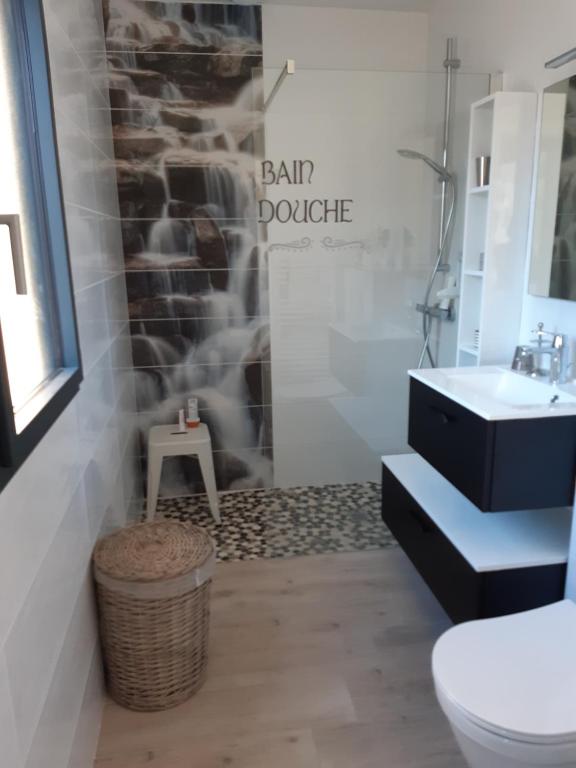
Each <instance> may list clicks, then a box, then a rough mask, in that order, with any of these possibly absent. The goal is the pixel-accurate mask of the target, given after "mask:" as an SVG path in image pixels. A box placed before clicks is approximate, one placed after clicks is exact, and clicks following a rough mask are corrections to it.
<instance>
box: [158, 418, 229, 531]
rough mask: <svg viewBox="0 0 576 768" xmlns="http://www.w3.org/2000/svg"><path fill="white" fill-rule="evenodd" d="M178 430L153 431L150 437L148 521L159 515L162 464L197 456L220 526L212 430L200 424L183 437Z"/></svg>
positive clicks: (168, 427)
mask: <svg viewBox="0 0 576 768" xmlns="http://www.w3.org/2000/svg"><path fill="white" fill-rule="evenodd" d="M177 430H178V426H177V425H176V424H173V425H168V426H162V427H152V428H151V430H150V432H149V434H148V488H147V493H148V500H147V507H146V519H147V520H148V521H149V522H150V521H151V520H152V519H153V518H154V513H155V512H156V504H157V502H158V490H159V487H160V476H161V474H162V460H163V459H164V457H165V456H190V455H194V456H198V461H199V463H200V470H201V472H202V478H203V480H204V485H205V486H206V493H207V495H208V502H209V504H210V511H211V512H212V517H213V518H214V520H215V521H216V522H217V523H219V522H220V511H219V509H218V493H217V491H216V478H215V476H214V463H213V461H212V442H211V440H210V432H209V430H208V427H207V426H206V424H200V425H199V426H197V427H195V428H194V429H189V430H187V431H186V432H182V433H179V432H178V431H177Z"/></svg>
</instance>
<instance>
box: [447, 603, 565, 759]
mask: <svg viewBox="0 0 576 768" xmlns="http://www.w3.org/2000/svg"><path fill="white" fill-rule="evenodd" d="M432 670H433V675H434V683H435V687H436V695H437V697H438V701H439V702H440V706H441V707H442V710H443V711H444V713H445V715H446V717H447V718H448V720H449V721H450V725H451V726H452V730H453V732H454V735H455V736H456V739H457V741H458V744H459V745H460V748H461V749H462V752H463V754H464V756H465V758H466V760H467V761H468V764H469V765H470V766H471V768H527V767H528V766H532V768H536V767H537V766H552V765H554V766H572V768H575V767H576V603H575V602H572V600H563V601H561V602H559V603H554V604H552V605H548V606H545V607H544V608H538V609H536V610H533V611H526V612H525V613H519V614H514V615H512V616H504V617H501V618H497V619H484V620H481V621H472V622H469V623H467V624H460V625H458V626H456V627H453V628H452V629H450V630H448V631H447V632H446V633H445V634H444V635H442V637H441V638H440V639H439V640H438V642H437V643H436V646H435V647H434V652H433V656H432Z"/></svg>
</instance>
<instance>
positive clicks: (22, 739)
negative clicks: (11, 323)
mask: <svg viewBox="0 0 576 768" xmlns="http://www.w3.org/2000/svg"><path fill="white" fill-rule="evenodd" d="M44 6H45V11H46V26H47V36H48V43H49V50H50V56H51V74H52V86H53V93H54V106H55V117H56V132H57V139H58V149H59V156H60V163H61V173H62V185H63V195H64V199H65V201H66V203H67V206H66V218H67V229H68V236H69V248H70V260H71V264H72V271H73V280H74V289H75V300H76V312H77V317H78V325H79V335H80V341H81V350H82V357H83V368H84V381H83V382H82V385H81V390H80V393H79V395H78V396H77V397H76V398H75V400H74V401H73V402H72V403H71V404H70V406H69V407H68V408H67V409H66V411H65V412H64V413H63V414H62V415H61V416H60V418H59V419H58V420H57V422H56V423H55V424H54V425H53V427H52V428H51V429H50V430H49V432H48V433H47V434H46V436H45V437H44V439H43V440H42V441H41V443H40V444H39V445H38V446H37V448H36V449H35V451H34V452H33V453H32V454H31V456H30V457H29V458H28V460H27V461H26V462H25V464H24V465H23V467H22V468H21V469H20V470H19V471H18V472H17V473H16V475H15V476H14V478H13V479H12V480H11V482H10V483H9V484H8V486H7V487H6V488H5V489H3V491H2V493H1V494H0V579H1V581H2V584H4V585H5V588H4V589H3V590H2V591H1V592H0V649H2V650H1V651H0V745H1V749H2V758H0V763H1V764H2V766H4V765H6V767H7V768H24V766H27V767H28V768H37V767H38V768H40V766H41V768H66V766H67V765H69V767H70V768H89V767H90V766H91V764H92V759H93V754H94V751H95V746H96V738H97V733H98V729H99V719H100V711H101V705H102V677H101V661H100V657H99V655H98V654H97V653H95V644H96V637H97V633H96V627H95V621H94V613H93V605H92V598H91V595H90V592H89V588H88V581H87V579H88V573H89V563H90V554H91V549H92V545H93V543H94V541H95V538H96V535H97V533H98V531H99V530H100V529H101V525H102V521H103V520H104V519H106V518H107V517H108V518H113V519H114V520H116V521H117V523H118V524H121V523H122V521H123V520H125V519H126V510H127V509H128V508H129V507H130V505H131V499H130V498H125V493H128V494H130V493H131V492H132V489H133V488H134V487H135V485H136V481H135V479H134V471H135V469H134V463H133V461H132V458H131V456H130V455H129V452H128V449H127V446H128V445H129V443H130V441H131V439H132V433H131V431H130V419H129V415H130V414H131V413H132V412H133V411H134V404H133V400H132V399H131V398H132V397H133V386H131V383H130V378H129V377H128V375H127V373H126V370H125V369H126V368H127V367H129V365H130V363H131V352H130V346H129V343H128V340H127V338H126V335H125V334H124V335H123V336H122V337H121V338H119V339H118V341H117V340H116V337H117V336H118V335H119V334H120V332H121V330H122V326H123V325H124V326H125V325H126V306H125V301H126V299H125V289H124V287H123V285H122V279H121V278H120V279H118V275H119V274H120V272H121V270H122V267H123V255H122V241H121V232H120V225H119V220H118V199H117V191H116V184H115V176H114V171H113V168H112V167H111V165H110V162H109V158H110V156H111V154H112V141H111V135H112V134H111V125H110V116H109V113H108V111H107V106H108V95H107V91H106V87H105V84H106V81H105V69H104V67H105V65H104V59H103V57H102V55H101V53H102V51H103V50H104V41H103V23H102V9H101V3H100V1H99V0H44ZM108 283H109V285H108ZM80 589H82V592H81V594H80V597H78V595H79V591H80Z"/></svg>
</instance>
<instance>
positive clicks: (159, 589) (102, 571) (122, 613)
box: [94, 521, 215, 711]
mask: <svg viewBox="0 0 576 768" xmlns="http://www.w3.org/2000/svg"><path fill="white" fill-rule="evenodd" d="M214 561H215V553H214V544H213V542H212V539H211V538H210V536H209V535H208V534H207V533H206V531H204V530H203V529H202V528H198V527H196V526H193V525H186V524H184V523H178V522H172V521H163V522H157V523H143V524H142V525H134V526H131V527H128V528H124V529H122V530H120V531H118V532H116V533H113V534H112V535H111V536H108V537H106V538H105V539H102V541H100V542H99V543H98V545H97V546H96V549H95V551H94V577H95V579H96V589H97V595H98V609H99V614H100V636H101V639H102V647H103V651H104V662H105V666H106V677H107V682H108V689H109V691H110V695H111V696H112V698H113V699H114V700H115V701H117V702H118V703H119V704H121V705H123V706H125V707H128V708H129V709H134V710H139V711H157V710H162V709H169V708H170V707H175V706H176V705H177V704H181V703H182V702H183V701H185V700H186V699H188V698H189V697H190V696H192V694H193V693H195V692H196V691H197V690H198V688H200V686H201V685H202V683H203V682H204V678H205V674H206V665H207V650H208V647H207V646H208V625H209V615H210V583H211V576H212V572H213V569H214Z"/></svg>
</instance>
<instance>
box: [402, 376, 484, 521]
mask: <svg viewBox="0 0 576 768" xmlns="http://www.w3.org/2000/svg"><path fill="white" fill-rule="evenodd" d="M493 441H494V425H493V423H492V422H488V421H486V420H485V419H482V418H481V417H480V416H477V415H476V414H475V413H472V412H471V411H469V410H467V409H466V408H463V407H462V406H461V405H458V403H455V402H454V401H453V400H450V399H449V398H447V397H444V395H441V394H440V393H439V392H436V391H435V390H434V389H432V388H431V387H427V386H426V385H425V384H422V383H421V382H419V381H416V380H415V379H410V416H409V422H408V443H409V444H410V445H411V446H412V448H414V450H415V451H416V452H417V453H419V454H420V455H421V456H422V457H423V458H424V459H426V461H427V462H428V463H429V464H431V465H432V466H433V467H434V468H435V469H437V470H438V472H440V474H442V475H444V477H445V478H446V479H447V480H450V482H451V483H452V484H453V485H455V486H456V488H458V490H459V491H461V492H462V493H463V494H464V495H465V496H467V497H468V498H469V499H470V501H472V502H473V503H474V504H475V505H476V506H477V507H479V508H480V509H485V508H486V505H487V504H488V498H487V497H488V491H489V488H490V483H491V469H492V468H491V454H492V446H493Z"/></svg>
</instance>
